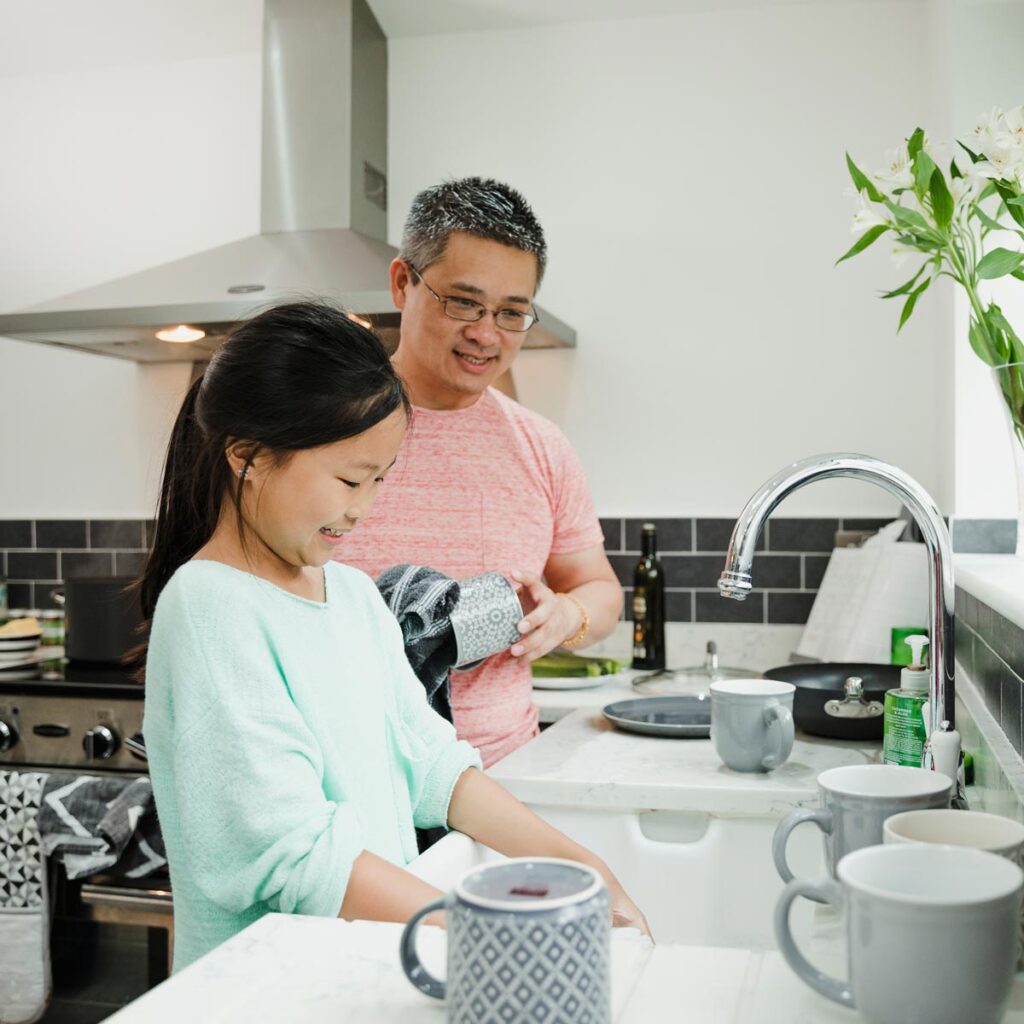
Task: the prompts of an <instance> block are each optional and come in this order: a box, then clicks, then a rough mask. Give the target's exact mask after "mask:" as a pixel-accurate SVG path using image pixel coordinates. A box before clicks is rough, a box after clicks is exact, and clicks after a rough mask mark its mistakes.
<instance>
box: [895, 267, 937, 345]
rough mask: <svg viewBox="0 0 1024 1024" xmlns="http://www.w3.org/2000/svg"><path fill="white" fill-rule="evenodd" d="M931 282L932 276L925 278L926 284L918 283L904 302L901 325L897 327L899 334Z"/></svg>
mask: <svg viewBox="0 0 1024 1024" xmlns="http://www.w3.org/2000/svg"><path fill="white" fill-rule="evenodd" d="M931 283H932V279H931V278H930V277H928V278H925V281H924V284H921V285H918V286H917V287H916V288H915V289H914V290H913V291H912V292H911V293H910V295H909V296H908V297H907V301H906V302H904V303H903V312H902V313H900V325H899V327H897V328H896V333H897V334H899V333H900V331H901V330H903V325H904V324H905V323H906V322H907V321H908V320H909V319H910V314H911V313H913V312H914V306H915V305H916V304H917V300H918V298H919V296H920V295H921V294H922V293H923V292H924V291H925V289H926V288H927V287H928V285H930V284H931Z"/></svg>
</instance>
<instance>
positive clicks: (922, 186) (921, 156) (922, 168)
mask: <svg viewBox="0 0 1024 1024" xmlns="http://www.w3.org/2000/svg"><path fill="white" fill-rule="evenodd" d="M911 168H912V170H913V172H914V192H915V193H916V194H917V197H918V199H921V198H923V197H924V194H925V192H926V191H927V190H928V182H929V181H930V180H931V177H932V174H933V173H934V171H935V161H934V160H933V159H932V158H931V157H930V156H929V155H928V154H927V153H926V152H925V151H924V150H923V149H922V150H921V151H920V152H919V153H918V154H917V156H915V157H914V162H913V164H912V165H911Z"/></svg>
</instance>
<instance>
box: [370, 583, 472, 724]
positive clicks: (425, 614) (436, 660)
mask: <svg viewBox="0 0 1024 1024" xmlns="http://www.w3.org/2000/svg"><path fill="white" fill-rule="evenodd" d="M377 589H378V590H379V591H380V593H381V597H383V598H384V600H385V601H386V602H387V606H388V608H390V609H391V612H392V614H393V615H394V616H395V618H396V619H398V625H399V626H401V628H402V638H403V640H404V641H405V656H406V657H407V658H408V659H409V664H410V665H411V666H412V670H413V672H415V673H416V678H417V679H419V681H420V682H421V683H422V684H423V689H424V690H426V691H427V703H428V704H430V706H431V707H432V708H433V709H434V710H435V711H436V712H437V713H438V714H439V715H440V716H441V717H442V718H444V719H446V720H447V721H449V722H450V721H451V720H452V702H451V692H450V689H449V684H450V673H451V669H452V666H453V665H454V664H455V661H456V653H455V633H454V632H453V631H452V624H451V619H450V616H451V613H452V611H453V609H454V608H455V606H456V605H457V604H458V603H459V585H458V583H456V581H455V580H453V579H451V578H450V577H448V576H445V575H444V574H443V573H440V572H438V571H437V570H436V569H430V568H428V567H426V566H423V565H393V566H392V567H391V568H390V569H385V570H384V571H383V572H382V573H381V574H380V575H379V576H378V577H377Z"/></svg>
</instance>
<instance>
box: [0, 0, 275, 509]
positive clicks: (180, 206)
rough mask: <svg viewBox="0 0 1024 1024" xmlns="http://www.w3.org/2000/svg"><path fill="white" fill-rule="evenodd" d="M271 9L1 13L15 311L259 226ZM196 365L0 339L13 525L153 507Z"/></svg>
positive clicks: (0, 474)
mask: <svg viewBox="0 0 1024 1024" xmlns="http://www.w3.org/2000/svg"><path fill="white" fill-rule="evenodd" d="M261 19H262V3H261V2H260V0H218V4H217V5H209V4H203V3H200V2H199V0H176V3H174V4H145V5H140V4H137V3H129V2H127V0H96V2H91V3H89V4H78V3H74V2H72V0H60V2H54V3H47V4H36V5H32V4H29V5H26V4H23V3H20V2H16V0H0V25H2V26H3V29H2V31H0V124H2V125H3V132H2V133H0V155H2V159H0V226H2V227H0V308H3V309H5V310H11V309H17V308H21V307H24V306H28V305H31V304H33V303H36V302H40V301H42V300H44V299H48V298H52V297H54V296H57V295H60V294H63V293H66V292H70V291H74V290H77V289H79V288H84V287H87V286H89V285H92V284H97V283H100V282H102V281H105V280H107V279H109V278H112V277H116V276H119V275H121V274H125V273H130V272H132V271H135V270H140V269H142V268H144V267H147V266H151V265H154V264H157V263H162V262H163V261H165V260H169V259H174V258H176V257H178V256H183V255H186V254H188V253H191V252H195V251H197V250H200V249H205V248H208V247H210V246H214V245H218V244H220V243H222V242H226V241H230V240H232V239H235V238H238V237H241V236H244V235H247V234H251V233H253V232H255V231H258V230H259V144H260V64H259V48H260V41H261V24H262V21H261ZM187 378H188V366H187V365H177V366H162V367H148V368H147V367H139V366H137V365H136V364H135V363H130V362H122V361H120V360H115V359H110V358H104V357H100V356H91V355H84V354H79V353H75V352H68V351H63V350H58V349H54V348H48V347H44V346H38V345H29V344H26V343H24V342H16V341H12V340H10V339H3V338H0V436H2V438H3V442H2V443H0V518H17V517H40V518H48V517H53V518H61V517H78V516H92V517H111V518H116V517H139V516H147V517H148V516H150V515H152V513H153V510H154V508H155V500H156V484H157V480H158V478H159V471H160V463H161V460H162V457H163V449H164V446H165V443H166V436H167V432H168V430H169V426H170V422H171V420H172V418H173V415H174V412H175V411H176V409H177V406H178V404H179V403H180V399H181V394H182V393H183V391H184V389H185V386H186V384H187Z"/></svg>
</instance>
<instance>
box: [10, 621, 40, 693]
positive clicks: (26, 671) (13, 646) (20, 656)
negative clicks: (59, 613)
mask: <svg viewBox="0 0 1024 1024" xmlns="http://www.w3.org/2000/svg"><path fill="white" fill-rule="evenodd" d="M42 639H43V630H42V627H41V626H40V624H39V620H38V619H34V618H24V619H12V620H11V621H10V622H8V623H7V625H5V626H0V681H3V680H15V679H31V678H32V677H33V676H36V675H38V674H39V671H40V659H39V646H40V644H41V643H42Z"/></svg>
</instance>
